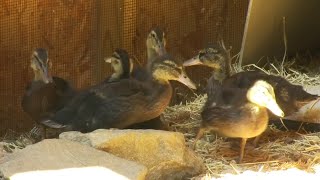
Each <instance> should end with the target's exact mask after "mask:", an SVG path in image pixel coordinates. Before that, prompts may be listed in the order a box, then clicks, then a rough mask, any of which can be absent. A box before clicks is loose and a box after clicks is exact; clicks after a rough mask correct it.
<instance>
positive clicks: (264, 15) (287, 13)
mask: <svg viewBox="0 0 320 180" xmlns="http://www.w3.org/2000/svg"><path fill="white" fill-rule="evenodd" d="M319 6H320V1H318V0H309V1H303V0H281V1H279V0H269V1H265V0H251V1H250V7H249V10H248V15H247V21H246V27H245V32H244V36H243V42H242V50H241V56H240V59H241V61H242V62H243V64H248V63H256V62H257V61H258V60H259V59H260V58H262V57H266V56H268V57H272V58H273V57H274V56H275V57H277V58H282V56H283V55H284V50H285V48H284V40H283V37H284V36H283V17H285V19H286V20H285V28H286V37H287V54H288V55H294V54H295V53H296V52H297V51H304V50H315V49H319V48H320V43H319V40H320V39H319V32H320V21H318V19H320V13H319V11H318V7H319ZM264 60H266V58H264Z"/></svg>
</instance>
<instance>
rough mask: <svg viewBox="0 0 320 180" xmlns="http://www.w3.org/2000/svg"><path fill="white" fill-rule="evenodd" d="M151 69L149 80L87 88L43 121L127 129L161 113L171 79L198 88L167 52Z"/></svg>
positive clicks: (81, 127)
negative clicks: (82, 94)
mask: <svg viewBox="0 0 320 180" xmlns="http://www.w3.org/2000/svg"><path fill="white" fill-rule="evenodd" d="M148 72H149V74H148V75H149V76H150V78H148V81H146V82H142V81H139V80H136V79H132V78H131V79H122V80H120V81H118V82H113V83H109V84H104V85H103V86H100V87H98V88H94V89H88V90H87V93H86V94H85V96H78V97H77V96H76V97H75V98H74V99H73V103H70V104H68V106H66V107H64V108H63V109H62V110H60V111H59V112H57V113H56V114H55V115H54V116H53V117H52V118H50V119H48V120H45V121H43V124H45V125H48V126H51V125H52V124H60V125H61V126H60V127H58V126H56V125H54V126H53V127H55V128H66V130H77V131H82V132H90V131H93V130H96V129H100V128H126V127H128V126H130V125H132V124H135V123H140V122H144V121H148V120H150V119H153V118H155V117H158V116H160V114H161V113H162V112H163V111H164V110H165V108H166V107H167V106H168V104H169V102H170V99H171V96H172V88H171V85H170V82H169V81H170V80H176V81H179V82H181V83H183V84H185V85H186V86H188V87H190V88H193V89H195V85H194V84H193V82H192V81H191V80H190V79H189V78H188V76H187V75H186V73H185V71H184V69H183V66H182V62H179V61H177V60H174V59H172V58H171V57H170V56H169V55H168V54H164V55H162V56H157V57H154V59H153V60H152V64H151V66H150V69H149V70H148ZM52 122H54V123H52Z"/></svg>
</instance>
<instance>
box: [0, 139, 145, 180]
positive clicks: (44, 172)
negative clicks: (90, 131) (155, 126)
mask: <svg viewBox="0 0 320 180" xmlns="http://www.w3.org/2000/svg"><path fill="white" fill-rule="evenodd" d="M1 161H2V162H0V170H1V171H2V173H3V174H4V175H5V176H6V177H10V179H11V180H25V179H32V180H37V179H39V180H40V179H46V180H50V179H52V180H53V179H55V180H56V179H59V180H63V179H77V180H80V179H83V180H84V179H85V180H87V179H95V180H97V179H117V180H128V179H137V180H140V179H141V180H142V179H145V176H146V173H147V168H146V167H145V166H143V165H140V164H138V163H135V162H132V161H129V160H125V159H122V158H119V157H116V156H114V155H112V154H109V153H106V152H103V151H100V150H96V149H94V148H91V147H88V146H84V145H82V144H79V143H76V142H72V141H68V140H61V139H48V140H43V141H41V142H39V143H37V144H34V145H30V146H27V147H26V148H25V149H22V150H21V151H19V152H16V153H13V154H11V155H9V156H7V157H6V158H4V159H2V160H1Z"/></svg>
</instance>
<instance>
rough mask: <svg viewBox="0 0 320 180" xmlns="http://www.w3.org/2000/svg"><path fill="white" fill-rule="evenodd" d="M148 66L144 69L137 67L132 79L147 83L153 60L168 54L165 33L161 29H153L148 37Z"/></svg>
mask: <svg viewBox="0 0 320 180" xmlns="http://www.w3.org/2000/svg"><path fill="white" fill-rule="evenodd" d="M146 46H147V56H148V57H147V60H148V61H147V65H146V68H144V67H136V68H134V70H133V72H132V77H133V78H135V79H137V80H139V81H146V80H147V78H148V77H150V76H148V72H147V70H148V69H150V65H151V63H152V60H153V59H155V57H157V56H161V55H163V54H165V53H166V49H165V48H166V39H165V33H164V31H163V30H162V29H160V28H159V27H155V28H152V29H151V30H150V32H149V34H148V36H147V40H146Z"/></svg>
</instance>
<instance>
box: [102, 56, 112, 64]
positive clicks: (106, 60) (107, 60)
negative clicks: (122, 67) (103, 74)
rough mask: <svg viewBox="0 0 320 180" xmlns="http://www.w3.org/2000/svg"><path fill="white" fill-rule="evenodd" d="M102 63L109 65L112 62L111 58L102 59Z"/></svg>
mask: <svg viewBox="0 0 320 180" xmlns="http://www.w3.org/2000/svg"><path fill="white" fill-rule="evenodd" d="M104 62H106V63H111V62H112V57H107V58H104Z"/></svg>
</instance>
